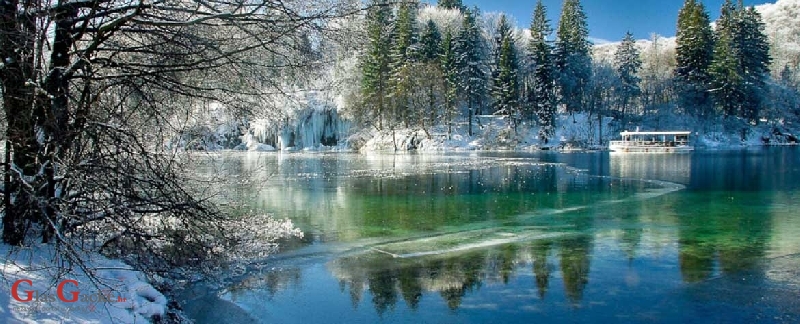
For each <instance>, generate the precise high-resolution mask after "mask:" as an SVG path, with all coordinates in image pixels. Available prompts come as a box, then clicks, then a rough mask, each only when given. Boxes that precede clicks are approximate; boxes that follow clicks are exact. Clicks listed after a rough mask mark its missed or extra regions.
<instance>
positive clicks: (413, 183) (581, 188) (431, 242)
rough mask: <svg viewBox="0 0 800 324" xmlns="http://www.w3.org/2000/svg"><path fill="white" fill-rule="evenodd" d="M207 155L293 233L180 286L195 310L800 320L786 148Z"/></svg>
mask: <svg viewBox="0 0 800 324" xmlns="http://www.w3.org/2000/svg"><path fill="white" fill-rule="evenodd" d="M214 163H215V165H216V168H215V169H213V171H214V172H219V173H221V174H222V175H223V176H225V177H227V178H232V179H238V180H236V181H234V182H233V183H232V184H229V186H230V188H229V190H226V192H227V193H228V195H227V196H226V197H223V198H222V199H223V200H225V202H226V203H229V204H232V205H238V206H244V207H245V208H247V209H250V210H254V211H258V212H269V213H273V214H275V215H278V216H281V217H289V218H291V219H293V220H294V221H295V223H296V225H297V226H298V227H300V228H301V229H302V230H303V231H304V232H305V237H304V238H303V239H302V240H298V241H293V242H285V244H284V249H283V251H282V252H280V253H278V254H276V255H274V256H272V257H270V258H269V259H267V260H264V261H263V262H260V263H259V264H258V265H260V266H263V267H256V265H254V266H253V269H252V270H251V271H249V272H247V273H246V274H245V275H243V276H241V277H240V278H238V280H236V281H235V282H233V283H231V284H230V285H229V286H227V287H226V288H225V289H223V290H220V291H206V290H203V291H201V292H200V293H198V292H197V291H194V292H193V293H192V294H191V295H190V297H187V298H186V300H184V301H183V303H182V304H183V306H184V308H185V309H186V311H187V313H189V315H190V316H191V317H193V318H194V319H195V320H197V321H198V322H201V323H203V322H207V323H219V322H228V323H241V322H260V323H276V322H277V323H293V322H298V323H300V322H302V323H320V322H326V323H327V322H335V323H376V322H386V323H393V322H402V323H407V322H422V323H451V322H452V323H487V322H492V323H500V322H503V323H506V322H533V321H540V322H541V321H543V322H609V321H611V322H664V323H685V322H698V323H708V322H724V323H750V322H754V321H757V322H768V323H770V322H776V323H783V322H785V323H792V322H798V321H800V270H798V269H800V267H798V266H800V212H798V210H800V208H798V207H800V201H799V200H798V199H800V153H798V150H796V149H795V148H774V149H758V150H745V151H724V152H695V153H692V154H674V155H615V154H613V153H612V154H609V153H607V152H598V153H579V154H555V153H530V154H529V153H482V154H474V153H473V154H470V153H465V154H450V155H374V156H368V155H357V154H288V155H287V154H283V155H281V154H260V155H230V156H225V157H222V158H218V159H216V160H215V161H214Z"/></svg>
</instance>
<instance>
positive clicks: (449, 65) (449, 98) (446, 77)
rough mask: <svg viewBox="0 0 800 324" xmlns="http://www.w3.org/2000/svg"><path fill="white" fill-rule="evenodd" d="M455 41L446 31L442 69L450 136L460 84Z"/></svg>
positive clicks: (445, 108) (446, 121)
mask: <svg viewBox="0 0 800 324" xmlns="http://www.w3.org/2000/svg"><path fill="white" fill-rule="evenodd" d="M454 44H455V41H454V40H453V34H452V33H451V32H450V30H447V31H445V33H444V38H443V39H442V50H441V53H442V54H441V57H440V59H441V69H442V76H443V80H442V81H443V85H444V87H443V89H444V116H445V123H446V124H447V135H448V137H449V136H450V135H451V134H452V131H453V129H452V126H453V125H452V124H453V116H454V115H455V113H456V93H457V92H456V90H457V88H456V87H457V84H458V69H457V66H456V52H455V49H454V47H455V46H454Z"/></svg>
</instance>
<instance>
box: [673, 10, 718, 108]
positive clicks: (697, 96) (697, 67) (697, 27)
mask: <svg viewBox="0 0 800 324" xmlns="http://www.w3.org/2000/svg"><path fill="white" fill-rule="evenodd" d="M676 38H677V39H676V43H677V48H676V64H677V66H676V68H675V73H674V74H675V81H676V86H677V92H678V95H679V105H680V106H681V107H682V108H683V111H684V112H686V113H690V114H693V115H697V116H709V115H710V114H711V110H710V109H711V98H710V96H709V91H708V90H709V87H708V84H709V81H710V77H709V75H708V67H709V65H710V64H711V59H712V55H713V50H714V39H713V38H714V36H713V33H712V31H711V25H710V21H709V18H708V13H707V12H706V9H705V6H703V4H702V3H698V2H697V1H696V0H686V1H685V2H684V4H683V7H682V8H681V10H680V12H679V13H678V29H677V33H676Z"/></svg>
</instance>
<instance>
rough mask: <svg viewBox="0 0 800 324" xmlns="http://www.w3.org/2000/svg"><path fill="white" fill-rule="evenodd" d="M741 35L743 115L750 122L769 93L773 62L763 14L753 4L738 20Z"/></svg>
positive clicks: (743, 11) (738, 41) (739, 40)
mask: <svg viewBox="0 0 800 324" xmlns="http://www.w3.org/2000/svg"><path fill="white" fill-rule="evenodd" d="M738 24H739V28H738V31H739V34H738V35H737V37H736V43H737V48H738V49H739V50H738V53H739V55H740V57H739V64H740V68H741V73H742V76H743V78H744V81H745V89H744V92H745V96H744V102H743V105H742V112H741V113H742V115H741V117H742V118H745V119H747V120H748V121H749V122H751V123H756V122H757V121H758V116H759V111H760V109H761V107H762V106H763V103H762V102H763V101H764V96H765V92H766V80H767V78H768V77H769V73H770V71H769V66H770V63H771V62H772V58H771V57H770V47H769V40H768V39H767V35H766V34H765V32H764V23H763V21H762V19H761V14H759V13H758V11H756V10H755V8H753V7H750V8H747V9H743V10H742V12H741V14H740V18H739V21H738Z"/></svg>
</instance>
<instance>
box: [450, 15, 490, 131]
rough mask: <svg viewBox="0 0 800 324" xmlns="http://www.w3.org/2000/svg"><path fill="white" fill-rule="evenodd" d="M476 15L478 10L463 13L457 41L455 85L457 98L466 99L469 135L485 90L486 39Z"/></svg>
mask: <svg viewBox="0 0 800 324" xmlns="http://www.w3.org/2000/svg"><path fill="white" fill-rule="evenodd" d="M479 15H480V13H479V12H478V9H477V8H475V9H473V10H469V9H466V10H464V20H463V21H462V26H461V31H460V32H459V34H458V37H457V38H456V53H457V54H456V61H457V67H458V77H459V82H458V86H459V92H460V93H461V95H460V97H462V98H466V103H467V110H468V111H467V114H468V116H467V118H468V119H467V120H468V123H469V130H468V131H469V135H470V136H471V135H472V119H473V116H474V113H475V112H476V111H477V112H478V114H480V113H481V108H482V107H483V106H484V105H485V104H486V101H487V100H486V95H487V89H488V87H487V83H488V77H487V75H488V72H487V69H488V67H487V66H486V46H485V40H484V39H483V36H482V34H481V31H480V27H479V26H478V24H477V21H476V19H475V18H476V17H477V16H479Z"/></svg>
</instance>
